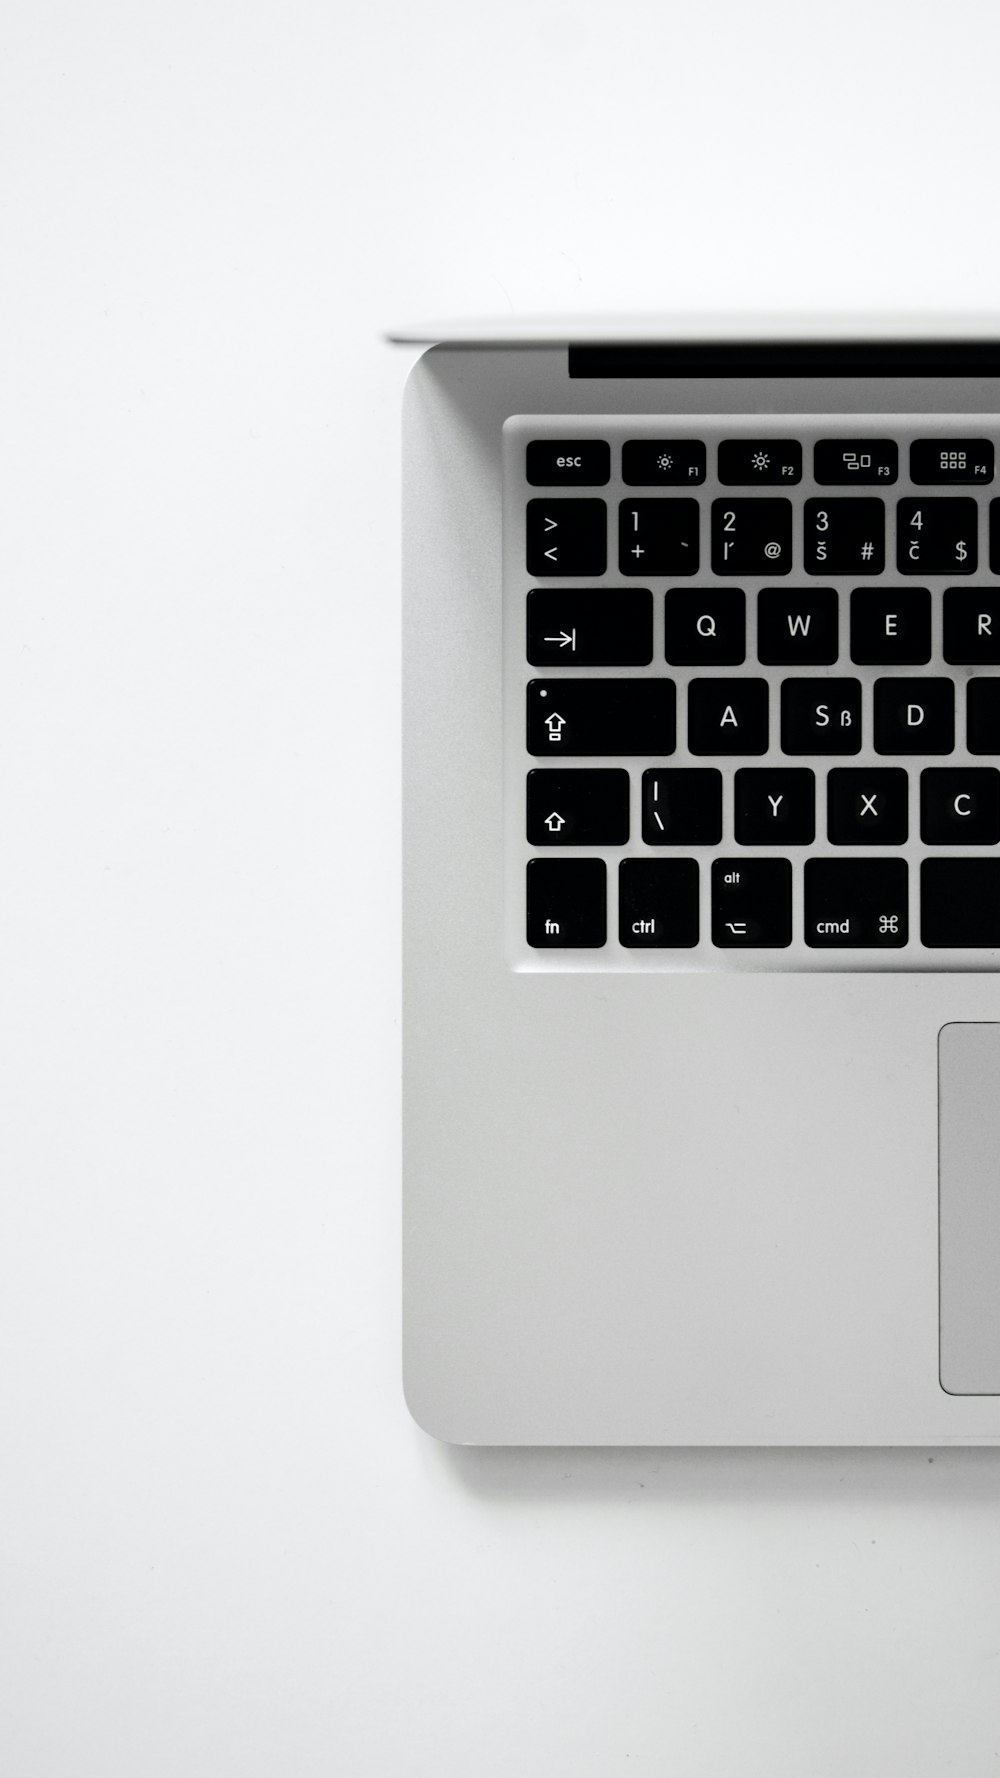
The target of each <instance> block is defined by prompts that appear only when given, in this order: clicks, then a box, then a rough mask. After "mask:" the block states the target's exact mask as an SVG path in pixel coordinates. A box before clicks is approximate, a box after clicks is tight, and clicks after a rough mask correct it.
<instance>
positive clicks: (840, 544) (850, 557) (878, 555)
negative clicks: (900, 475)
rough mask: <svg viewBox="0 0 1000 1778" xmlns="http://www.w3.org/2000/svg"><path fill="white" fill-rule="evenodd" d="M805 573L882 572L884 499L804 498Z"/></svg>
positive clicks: (883, 563) (883, 565)
mask: <svg viewBox="0 0 1000 1778" xmlns="http://www.w3.org/2000/svg"><path fill="white" fill-rule="evenodd" d="M803 521H804V539H805V570H806V573H807V574H881V573H882V571H883V569H884V567H885V502H884V501H883V500H876V499H873V498H862V499H860V500H840V499H832V500H831V499H827V498H826V497H825V496H824V497H823V498H821V499H819V500H807V501H806V503H805V510H804V514H803Z"/></svg>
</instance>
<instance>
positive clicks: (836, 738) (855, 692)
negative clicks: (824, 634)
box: [781, 679, 861, 753]
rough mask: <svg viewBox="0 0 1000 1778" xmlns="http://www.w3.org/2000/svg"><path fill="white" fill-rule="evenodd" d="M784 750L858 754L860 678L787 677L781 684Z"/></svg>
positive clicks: (859, 737) (791, 751) (786, 751)
mask: <svg viewBox="0 0 1000 1778" xmlns="http://www.w3.org/2000/svg"><path fill="white" fill-rule="evenodd" d="M781 748H782V752H783V753H858V752H860V750H861V681H860V680H859V679H786V680H785V681H784V684H783V685H782V687H781Z"/></svg>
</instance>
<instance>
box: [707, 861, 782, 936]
mask: <svg viewBox="0 0 1000 1778" xmlns="http://www.w3.org/2000/svg"><path fill="white" fill-rule="evenodd" d="M791 942H792V867H791V865H790V864H789V862H788V859H787V858H717V859H716V860H715V862H714V864H713V865H712V943H713V944H714V945H719V946H722V947H723V948H725V949H727V950H744V951H745V950H754V949H756V948H758V947H764V946H769V947H771V948H772V949H775V950H778V949H783V948H784V947H785V946H786V945H790V944H791Z"/></svg>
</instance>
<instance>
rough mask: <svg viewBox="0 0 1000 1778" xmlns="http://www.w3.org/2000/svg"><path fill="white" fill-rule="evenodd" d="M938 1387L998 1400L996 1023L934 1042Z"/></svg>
mask: <svg viewBox="0 0 1000 1778" xmlns="http://www.w3.org/2000/svg"><path fill="white" fill-rule="evenodd" d="M938 1131H939V1141H940V1148H939V1166H940V1193H941V1386H942V1388H943V1389H947V1390H948V1392H949V1393H950V1394H952V1395H1000V1024H996V1025H972V1024H968V1025H965V1024H962V1025H945V1027H944V1029H943V1030H942V1032H941V1033H940V1036H939V1038H938Z"/></svg>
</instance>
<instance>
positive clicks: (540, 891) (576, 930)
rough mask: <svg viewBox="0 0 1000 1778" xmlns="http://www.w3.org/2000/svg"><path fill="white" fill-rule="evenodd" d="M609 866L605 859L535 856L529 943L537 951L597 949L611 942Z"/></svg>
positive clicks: (530, 880)
mask: <svg viewBox="0 0 1000 1778" xmlns="http://www.w3.org/2000/svg"><path fill="white" fill-rule="evenodd" d="M607 901H608V889H607V870H606V867H605V864H604V860H603V859H602V858H532V859H531V860H530V861H529V863H528V943H529V945H531V946H533V947H534V949H535V950H549V951H554V950H567V949H569V950H572V949H573V948H580V949H588V950H593V949H594V948H595V947H597V946H599V945H603V944H605V943H606V941H607V927H608V918H607Z"/></svg>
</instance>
